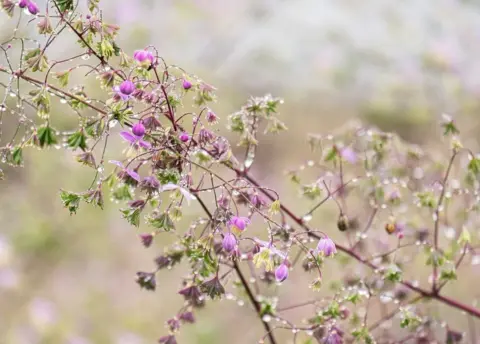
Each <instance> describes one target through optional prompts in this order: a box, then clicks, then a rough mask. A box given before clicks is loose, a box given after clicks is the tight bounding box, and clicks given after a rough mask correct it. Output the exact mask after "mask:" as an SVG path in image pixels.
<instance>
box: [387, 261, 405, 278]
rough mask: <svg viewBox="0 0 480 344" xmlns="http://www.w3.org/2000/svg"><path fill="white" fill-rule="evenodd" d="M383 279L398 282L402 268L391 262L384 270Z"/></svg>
mask: <svg viewBox="0 0 480 344" xmlns="http://www.w3.org/2000/svg"><path fill="white" fill-rule="evenodd" d="M384 276H385V279H387V280H389V281H391V282H400V281H401V280H402V270H400V268H399V267H398V266H397V265H395V264H392V265H390V267H389V268H388V269H387V270H386V271H385V275H384Z"/></svg>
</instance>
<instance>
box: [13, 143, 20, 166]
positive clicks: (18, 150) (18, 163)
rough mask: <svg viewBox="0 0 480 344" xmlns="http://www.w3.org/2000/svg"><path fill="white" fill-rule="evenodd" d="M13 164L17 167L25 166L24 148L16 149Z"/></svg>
mask: <svg viewBox="0 0 480 344" xmlns="http://www.w3.org/2000/svg"><path fill="white" fill-rule="evenodd" d="M12 162H13V164H14V165H16V166H20V165H22V164H23V149H22V147H20V146H19V147H15V148H14V149H13V151H12Z"/></svg>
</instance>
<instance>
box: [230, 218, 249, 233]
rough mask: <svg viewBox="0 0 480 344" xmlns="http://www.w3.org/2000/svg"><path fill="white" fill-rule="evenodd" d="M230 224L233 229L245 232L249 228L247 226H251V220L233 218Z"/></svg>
mask: <svg viewBox="0 0 480 344" xmlns="http://www.w3.org/2000/svg"><path fill="white" fill-rule="evenodd" d="M228 224H229V225H230V227H232V228H233V229H236V230H238V231H240V232H243V231H244V230H245V228H247V225H249V224H250V220H249V219H248V218H247V217H243V216H232V218H231V219H230V221H228Z"/></svg>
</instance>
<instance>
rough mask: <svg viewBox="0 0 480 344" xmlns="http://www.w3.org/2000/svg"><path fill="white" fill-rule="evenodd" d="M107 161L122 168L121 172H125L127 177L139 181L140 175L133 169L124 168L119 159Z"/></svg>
mask: <svg viewBox="0 0 480 344" xmlns="http://www.w3.org/2000/svg"><path fill="white" fill-rule="evenodd" d="M109 163H111V164H114V165H117V166H118V167H120V168H121V169H122V172H124V173H125V174H127V175H128V176H129V177H131V178H132V179H134V180H136V181H137V182H140V176H139V175H138V173H137V172H135V171H133V170H130V169H128V168H125V167H124V166H123V164H122V163H121V162H120V161H117V160H110V161H109Z"/></svg>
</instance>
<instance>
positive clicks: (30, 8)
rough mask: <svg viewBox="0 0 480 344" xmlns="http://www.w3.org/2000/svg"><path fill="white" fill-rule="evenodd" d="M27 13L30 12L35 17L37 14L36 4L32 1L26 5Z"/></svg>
mask: <svg viewBox="0 0 480 344" xmlns="http://www.w3.org/2000/svg"><path fill="white" fill-rule="evenodd" d="M27 8H28V12H30V13H31V14H33V15H36V14H37V13H38V11H39V10H38V6H37V4H36V3H34V2H33V1H29V2H28V4H27Z"/></svg>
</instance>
